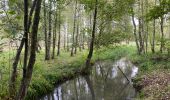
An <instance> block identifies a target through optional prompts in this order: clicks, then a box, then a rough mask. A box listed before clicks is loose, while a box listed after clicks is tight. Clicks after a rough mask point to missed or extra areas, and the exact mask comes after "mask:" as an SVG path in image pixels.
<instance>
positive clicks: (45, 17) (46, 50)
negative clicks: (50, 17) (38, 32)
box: [43, 0, 49, 60]
mask: <svg viewBox="0 0 170 100" xmlns="http://www.w3.org/2000/svg"><path fill="white" fill-rule="evenodd" d="M43 5H44V36H45V60H48V53H49V52H48V41H47V40H48V37H47V16H46V15H47V11H46V4H45V0H43Z"/></svg>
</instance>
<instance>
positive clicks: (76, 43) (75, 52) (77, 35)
mask: <svg viewBox="0 0 170 100" xmlns="http://www.w3.org/2000/svg"><path fill="white" fill-rule="evenodd" d="M78 16H79V15H78ZM78 37H79V18H78V17H77V32H76V41H75V49H74V50H75V51H74V54H77V47H78Z"/></svg>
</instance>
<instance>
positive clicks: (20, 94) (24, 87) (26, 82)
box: [15, 0, 41, 100]
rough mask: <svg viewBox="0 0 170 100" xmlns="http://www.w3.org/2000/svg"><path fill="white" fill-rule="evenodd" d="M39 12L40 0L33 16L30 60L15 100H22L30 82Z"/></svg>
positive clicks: (34, 56) (34, 57)
mask: <svg viewBox="0 0 170 100" xmlns="http://www.w3.org/2000/svg"><path fill="white" fill-rule="evenodd" d="M40 10H41V0H37V4H36V9H35V14H34V21H33V26H32V32H31V33H33V34H32V37H31V52H30V58H29V62H28V66H27V71H26V76H25V77H23V78H22V82H21V86H20V89H19V92H18V95H17V97H16V99H15V100H24V98H25V96H26V94H27V89H28V86H29V84H30V81H31V77H32V72H33V66H34V64H35V59H36V44H37V32H38V25H39V19H40Z"/></svg>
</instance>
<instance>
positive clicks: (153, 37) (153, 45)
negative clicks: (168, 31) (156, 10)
mask: <svg viewBox="0 0 170 100" xmlns="http://www.w3.org/2000/svg"><path fill="white" fill-rule="evenodd" d="M155 29H156V28H155V19H154V21H153V36H152V43H151V44H152V45H151V50H152V53H155Z"/></svg>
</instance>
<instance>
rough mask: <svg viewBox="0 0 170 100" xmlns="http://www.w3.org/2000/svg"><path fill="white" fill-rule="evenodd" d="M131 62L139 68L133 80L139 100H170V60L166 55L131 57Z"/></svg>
mask: <svg viewBox="0 0 170 100" xmlns="http://www.w3.org/2000/svg"><path fill="white" fill-rule="evenodd" d="M130 59H131V61H132V62H133V63H134V64H135V65H137V66H138V67H139V69H140V70H139V74H138V76H137V77H136V78H135V79H133V83H134V87H135V88H136V89H137V90H138V91H139V94H138V96H137V98H138V99H142V100H170V58H169V57H168V56H167V55H166V54H159V53H156V54H151V53H149V54H147V55H140V56H139V55H131V57H130Z"/></svg>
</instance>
